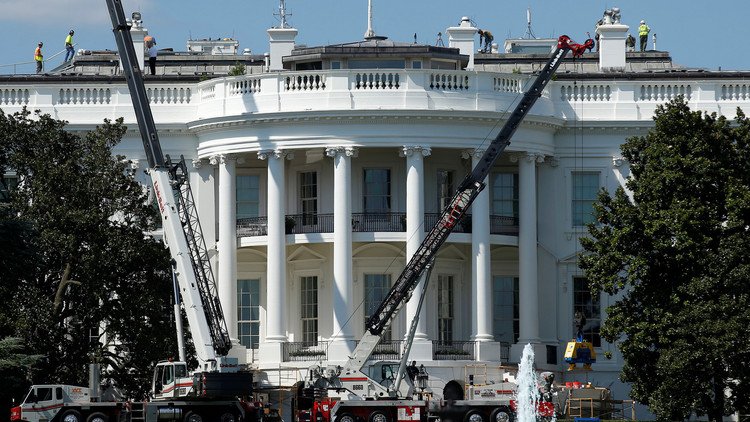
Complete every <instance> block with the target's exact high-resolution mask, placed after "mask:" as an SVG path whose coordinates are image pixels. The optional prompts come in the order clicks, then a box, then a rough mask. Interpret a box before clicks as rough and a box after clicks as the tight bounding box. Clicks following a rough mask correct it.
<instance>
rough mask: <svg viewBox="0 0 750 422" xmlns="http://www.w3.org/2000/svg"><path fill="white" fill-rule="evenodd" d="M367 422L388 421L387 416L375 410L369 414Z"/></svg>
mask: <svg viewBox="0 0 750 422" xmlns="http://www.w3.org/2000/svg"><path fill="white" fill-rule="evenodd" d="M368 420H369V422H390V421H389V419H388V415H386V414H385V413H384V412H382V411H380V410H376V411H374V412H372V413H370V417H369V418H368Z"/></svg>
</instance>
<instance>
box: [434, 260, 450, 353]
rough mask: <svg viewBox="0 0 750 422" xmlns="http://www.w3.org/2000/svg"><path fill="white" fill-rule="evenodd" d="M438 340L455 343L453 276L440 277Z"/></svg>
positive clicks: (442, 275)
mask: <svg viewBox="0 0 750 422" xmlns="http://www.w3.org/2000/svg"><path fill="white" fill-rule="evenodd" d="M437 305H438V340H439V341H440V342H441V343H450V342H452V341H453V276H452V275H444V274H440V275H438V303H437Z"/></svg>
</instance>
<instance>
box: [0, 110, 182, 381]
mask: <svg viewBox="0 0 750 422" xmlns="http://www.w3.org/2000/svg"><path fill="white" fill-rule="evenodd" d="M125 130H126V128H125V127H124V126H123V124H122V120H118V121H117V122H114V123H113V122H110V121H105V122H104V123H103V124H102V125H101V126H99V127H97V128H96V129H95V130H92V131H90V132H87V133H85V134H83V135H79V134H77V133H72V132H69V131H67V130H65V122H62V121H59V120H55V119H53V118H51V117H50V116H49V115H42V114H39V113H36V114H35V115H31V114H30V113H29V112H28V111H26V110H24V111H23V112H22V113H17V114H15V115H6V114H4V113H2V111H0V174H2V173H3V171H4V170H8V169H13V170H14V171H15V172H16V173H17V174H18V176H19V180H20V184H19V185H18V187H17V188H16V189H14V190H13V191H12V194H11V203H10V207H11V211H7V210H6V212H5V213H0V232H3V230H5V232H6V233H8V234H9V236H8V239H10V241H9V242H8V243H7V244H6V241H5V239H6V238H5V237H4V238H3V242H0V243H2V244H3V246H2V251H3V252H8V254H9V255H8V258H7V260H6V261H7V262H9V263H11V264H13V266H12V267H11V271H7V272H6V271H3V272H1V273H0V277H2V280H1V282H0V286H2V289H3V293H4V294H3V295H2V297H0V309H3V310H6V311H0V318H1V319H0V330H3V331H2V332H0V335H6V336H8V335H13V336H16V337H19V338H21V339H23V343H24V345H25V348H26V349H27V350H28V351H29V352H30V353H34V354H41V355H44V357H43V358H42V359H41V360H40V362H39V363H38V364H37V365H36V370H35V371H34V372H33V374H32V379H31V381H33V382H37V383H42V382H44V383H66V384H74V385H86V384H87V375H86V374H87V364H88V363H89V362H91V361H93V360H97V361H99V362H101V363H102V364H103V366H104V367H106V368H108V373H107V374H106V375H105V377H109V378H111V379H112V380H114V381H115V382H116V383H117V384H118V385H119V386H120V387H121V388H123V389H124V390H125V391H127V392H128V393H130V394H131V395H133V396H139V395H142V394H144V393H145V391H147V390H148V387H149V378H150V372H151V370H152V366H153V364H154V362H156V361H158V360H159V359H164V358H166V357H171V356H174V355H175V350H176V346H175V340H174V337H175V335H174V330H173V324H172V322H171V318H172V311H171V306H170V301H171V296H172V284H171V278H170V274H169V269H170V264H169V254H168V253H167V250H166V249H165V248H164V246H163V244H162V243H161V242H160V241H158V240H154V239H151V238H148V237H145V236H144V232H148V231H150V230H152V229H154V227H155V223H156V221H158V218H159V217H158V214H157V213H156V211H155V209H154V208H153V207H152V206H150V204H149V202H148V200H147V192H146V191H145V190H144V188H143V186H141V185H140V184H139V183H137V181H136V180H135V179H134V177H133V173H132V171H131V170H130V167H129V163H128V162H126V161H125V160H124V158H123V157H121V156H115V155H113V153H112V149H113V148H114V147H115V146H116V145H117V144H118V143H119V142H120V140H121V138H122V135H123V134H124V133H125ZM11 249H12V250H11ZM0 259H3V258H2V257H0ZM11 261H12V262H11ZM7 310H11V311H7ZM17 394H23V392H22V391H19V392H17Z"/></svg>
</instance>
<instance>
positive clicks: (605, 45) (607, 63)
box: [596, 19, 630, 72]
mask: <svg viewBox="0 0 750 422" xmlns="http://www.w3.org/2000/svg"><path fill="white" fill-rule="evenodd" d="M628 29H630V27H629V26H627V25H623V24H621V23H620V22H619V19H617V20H614V21H612V20H610V19H605V20H604V22H603V23H602V24H601V25H599V26H598V27H597V28H596V33H597V34H599V70H601V71H602V72H611V71H622V70H625V39H626V38H627V37H628Z"/></svg>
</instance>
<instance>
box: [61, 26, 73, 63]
mask: <svg viewBox="0 0 750 422" xmlns="http://www.w3.org/2000/svg"><path fill="white" fill-rule="evenodd" d="M73 34H75V31H73V30H72V29H71V30H70V32H68V36H67V37H65V60H63V61H64V62H67V61H68V60H71V59H72V58H73V56H74V55H75V51H74V50H73Z"/></svg>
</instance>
